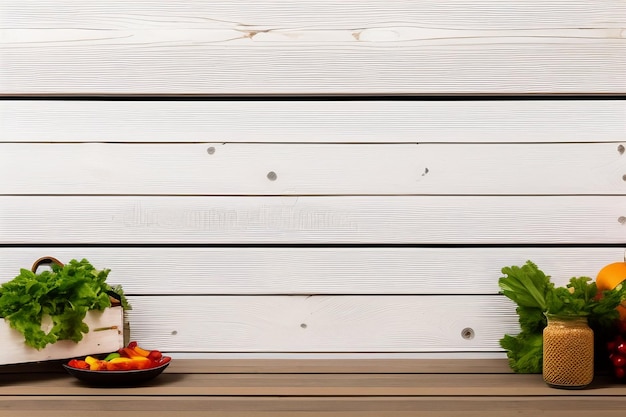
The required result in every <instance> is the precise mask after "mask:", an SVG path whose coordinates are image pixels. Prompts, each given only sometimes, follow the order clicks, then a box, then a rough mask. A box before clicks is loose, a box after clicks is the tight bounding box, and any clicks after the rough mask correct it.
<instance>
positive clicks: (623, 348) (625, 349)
mask: <svg viewBox="0 0 626 417" xmlns="http://www.w3.org/2000/svg"><path fill="white" fill-rule="evenodd" d="M616 349H617V351H618V352H619V353H621V354H622V355H626V343H624V342H622V343H620V344H618V345H617V346H616Z"/></svg>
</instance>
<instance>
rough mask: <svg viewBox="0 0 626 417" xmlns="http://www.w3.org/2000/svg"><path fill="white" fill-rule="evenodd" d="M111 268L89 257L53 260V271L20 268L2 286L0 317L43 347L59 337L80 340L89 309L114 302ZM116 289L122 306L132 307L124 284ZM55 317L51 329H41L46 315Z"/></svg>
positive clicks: (32, 344) (31, 344)
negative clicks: (109, 281) (63, 262)
mask: <svg viewBox="0 0 626 417" xmlns="http://www.w3.org/2000/svg"><path fill="white" fill-rule="evenodd" d="M109 272H110V270H109V269H104V270H100V271H98V270H96V269H95V268H94V267H93V265H91V264H90V263H89V261H87V260H86V259H83V260H81V261H78V260H76V259H72V260H71V261H70V262H69V263H67V264H66V265H64V266H59V265H55V264H53V265H52V266H51V271H49V270H46V271H43V272H42V273H40V274H36V273H34V272H32V271H30V270H28V269H21V270H20V274H19V275H18V276H16V277H15V278H14V279H13V280H11V281H9V282H6V283H4V284H2V285H1V286H0V317H4V319H5V320H6V321H8V322H9V324H10V326H11V327H12V328H13V329H15V330H17V331H19V332H20V333H22V334H23V335H24V340H25V343H26V344H27V345H29V346H31V347H33V348H35V349H42V348H44V347H45V346H46V345H48V344H50V343H55V342H56V341H57V340H72V341H74V342H79V341H81V340H82V338H83V334H85V333H87V332H88V331H89V327H88V326H87V324H86V323H85V322H84V318H85V316H86V314H87V312H88V311H89V310H99V311H102V310H104V309H105V308H107V307H110V306H111V301H110V298H109V294H108V293H109V292H110V291H112V290H113V289H112V287H111V286H110V285H108V284H107V283H106V278H107V276H108V274H109ZM115 292H116V293H117V294H118V295H120V297H121V298H122V306H123V307H124V308H125V309H130V305H129V304H128V302H127V301H126V298H125V297H124V295H123V293H121V294H120V292H121V288H120V287H116V289H115ZM46 316H49V317H50V319H51V320H52V328H51V329H50V331H49V332H48V333H46V332H45V331H44V330H42V321H43V320H44V317H46Z"/></svg>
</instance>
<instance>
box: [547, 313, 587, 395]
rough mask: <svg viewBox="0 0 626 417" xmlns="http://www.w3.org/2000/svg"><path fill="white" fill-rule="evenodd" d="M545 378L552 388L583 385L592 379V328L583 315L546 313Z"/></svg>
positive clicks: (577, 387)
mask: <svg viewBox="0 0 626 417" xmlns="http://www.w3.org/2000/svg"><path fill="white" fill-rule="evenodd" d="M546 317H547V319H548V325H547V326H546V327H545V328H544V329H543V380H544V381H545V382H546V384H548V385H549V386H551V387H553V388H566V389H579V388H584V387H586V386H587V385H589V384H590V383H591V381H592V380H593V374H594V368H593V358H594V353H593V345H594V343H593V330H591V328H590V327H589V325H588V323H587V318H586V317H582V316H555V315H550V314H547V315H546Z"/></svg>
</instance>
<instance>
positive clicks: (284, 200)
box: [0, 196, 626, 245]
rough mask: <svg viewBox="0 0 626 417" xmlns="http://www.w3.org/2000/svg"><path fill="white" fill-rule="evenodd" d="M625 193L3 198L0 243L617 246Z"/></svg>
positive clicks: (625, 206)
mask: <svg viewBox="0 0 626 417" xmlns="http://www.w3.org/2000/svg"><path fill="white" fill-rule="evenodd" d="M625 216H626V199H624V198H623V197H621V196H597V197H590V196H562V197H551V196H543V197H530V196H527V197H524V196H521V197H519V196H505V197H494V196H484V197H475V196H466V197H462V196H424V197H414V196H386V197H381V196H378V197H376V196H370V197H367V196H360V197H182V198H181V197H109V196H66V197H0V243H3V244H18V243H19V244H32V245H37V244H44V243H45V244H55V243H63V244H82V243H111V244H116V243H125V244H126V243H127V244H142V243H164V244H180V243H203V244H205V243H212V244H224V243H337V244H339V243H372V244H374V243H415V244H438V243H455V244H476V243H490V244H509V243H528V244H538V243H554V244H559V243H576V244H594V243H616V244H621V243H623V242H624V233H625V229H624V226H625V225H626V217H625Z"/></svg>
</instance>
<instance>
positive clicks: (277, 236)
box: [0, 0, 626, 357]
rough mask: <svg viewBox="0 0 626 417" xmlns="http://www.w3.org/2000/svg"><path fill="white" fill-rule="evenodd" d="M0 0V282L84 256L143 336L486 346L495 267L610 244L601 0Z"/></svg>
mask: <svg viewBox="0 0 626 417" xmlns="http://www.w3.org/2000/svg"><path fill="white" fill-rule="evenodd" d="M1 7H2V13H0V30H1V31H2V36H0V95H2V96H3V97H2V99H0V178H1V180H0V282H2V281H8V280H10V279H11V278H13V277H14V276H15V275H17V274H18V273H19V268H22V267H26V268H28V267H29V266H30V265H31V264H32V262H33V261H34V260H35V259H37V258H39V257H40V256H43V255H50V256H55V257H57V258H59V259H62V260H69V259H72V258H79V259H80V258H87V259H89V260H90V261H92V263H94V265H96V266H97V267H100V268H110V269H111V270H112V271H111V274H110V278H109V281H110V282H111V283H114V284H116V283H119V284H122V285H123V286H124V288H125V289H126V292H127V293H128V294H129V298H130V301H131V303H132V304H133V306H134V309H133V310H132V311H131V312H130V314H129V318H130V322H131V331H132V334H131V337H133V338H136V339H138V340H139V341H141V342H142V344H144V345H146V346H154V347H156V348H160V349H162V350H164V351H167V352H169V353H172V354H174V355H179V356H184V355H195V356H197V357H208V356H215V355H218V356H219V355H230V356H235V357H241V356H243V355H248V356H249V355H257V356H263V355H273V356H274V357H287V356H289V355H317V356H325V357H328V356H330V355H343V356H346V355H347V356H360V357H365V356H368V355H369V356H375V355H378V356H381V355H382V356H393V355H396V356H397V355H413V356H414V357H424V356H428V355H453V356H457V357H471V356H476V355H491V356H504V355H503V352H502V351H501V349H500V347H499V346H498V339H499V338H500V337H502V335H503V334H504V333H507V332H515V331H516V330H517V322H516V316H515V313H514V306H513V305H512V304H511V303H510V302H508V300H506V299H505V298H504V297H502V296H501V295H499V294H498V287H497V280H498V278H499V277H500V276H501V273H500V269H501V268H502V267H503V266H508V265H514V264H517V265H520V264H522V263H524V262H525V261H526V260H529V259H530V260H533V261H535V262H536V263H537V264H538V265H539V266H540V267H541V268H542V269H543V270H544V271H545V272H546V273H548V274H549V275H551V276H552V277H553V280H554V282H555V283H557V284H560V285H563V284H565V283H566V282H567V281H568V280H569V278H571V277H573V276H589V277H594V276H595V274H596V273H597V271H598V270H599V269H600V268H601V267H602V266H603V265H605V264H607V263H610V262H614V261H618V260H621V259H623V256H624V250H625V247H626V243H625V242H626V198H624V197H625V194H626V155H625V153H626V100H625V99H622V98H620V97H611V98H607V97H605V96H606V95H619V94H624V92H625V91H626V77H625V76H624V74H626V36H624V33H626V23H625V22H626V4H625V3H624V2H622V1H617V0H603V1H600V2H594V3H593V4H591V3H590V2H586V1H582V0H580V1H579V0H577V1H557V0H544V1H538V0H529V1H526V2H517V1H509V0H506V1H497V2H496V1H490V0H481V1H471V2H470V1H462V0H454V1H430V0H421V1H408V0H403V1H401V0H394V1H388V0H387V1H383V0H367V1H364V2H363V1H362V2H359V3H358V4H357V3H354V4H353V3H346V2H336V1H330V0H328V1H326V0H322V1H315V2H313V1H309V0H300V1H297V2H294V1H282V0H281V1H278V0H273V1H269V0H263V1H257V2H242V1H232V0H229V1H211V2H208V1H200V0H191V1H186V2H176V3H164V2H158V1H153V0H134V1H118V0H107V1H104V0H93V1H89V2H84V1H83V2H77V1H73V0H62V1H58V0H56V1H54V2H52V1H47V0H35V1H34V2H29V4H28V7H25V6H24V3H23V2H19V1H16V0H6V1H4V2H3V4H2V6H1ZM513 93H514V94H522V95H517V96H509V97H502V95H503V94H513ZM534 93H542V94H546V93H549V94H553V95H555V96H556V95H564V94H571V93H576V94H579V96H576V97H568V98H567V99H564V98H563V97H553V98H551V97H543V99H540V100H537V99H534V97H532V94H534ZM49 94H53V95H55V96H51V95H49ZM163 94H169V95H168V96H164V97H159V98H158V99H156V100H149V99H148V98H146V97H145V96H146V95H163ZM423 94H434V95H449V96H454V95H457V96H463V97H462V98H463V99H462V100H458V98H459V97H447V98H445V99H443V98H441V97H439V98H437V99H433V98H432V97H424V96H422V95H423ZM524 94H526V95H524ZM598 94H602V95H603V96H602V97H599V96H597V95H598ZM70 95H71V96H80V97H79V98H80V100H75V99H74V98H75V97H72V99H70V98H69V97H65V98H63V97H64V96H70ZM114 95H123V96H132V97H131V98H132V100H131V101H122V100H120V99H119V97H107V98H105V97H103V96H114ZM179 95H201V96H202V97H201V98H195V99H193V100H189V99H185V100H182V99H181V98H182V97H180V96H179ZM250 95H255V97H252V96H250ZM310 95H322V97H317V98H315V99H311V97H308V96H310ZM34 96H36V97H34ZM218 96H219V97H218ZM231 96H232V97H231ZM234 96H241V97H234ZM374 96H376V97H374ZM398 96H402V97H401V99H398V98H400V97H398Z"/></svg>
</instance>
